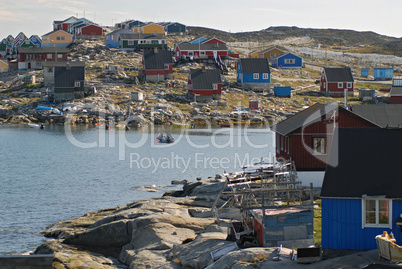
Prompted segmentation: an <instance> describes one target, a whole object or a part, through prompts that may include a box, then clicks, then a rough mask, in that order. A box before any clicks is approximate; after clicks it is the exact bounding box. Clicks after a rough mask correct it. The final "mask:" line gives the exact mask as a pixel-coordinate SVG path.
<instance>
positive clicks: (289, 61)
mask: <svg viewBox="0 0 402 269" xmlns="http://www.w3.org/2000/svg"><path fill="white" fill-rule="evenodd" d="M295 63H296V60H295V59H285V64H295Z"/></svg>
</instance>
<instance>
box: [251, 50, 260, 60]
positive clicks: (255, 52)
mask: <svg viewBox="0 0 402 269" xmlns="http://www.w3.org/2000/svg"><path fill="white" fill-rule="evenodd" d="M259 53H260V51H259V50H253V51H252V52H250V58H258V54H259Z"/></svg>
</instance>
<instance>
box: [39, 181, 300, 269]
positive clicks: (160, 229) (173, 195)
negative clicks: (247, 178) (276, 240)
mask: <svg viewBox="0 0 402 269" xmlns="http://www.w3.org/2000/svg"><path fill="white" fill-rule="evenodd" d="M225 180H226V177H225V176H223V175H217V176H216V177H210V178H208V179H197V181H195V182H183V183H184V186H183V190H180V191H170V192H167V193H165V194H164V195H163V196H162V197H159V198H150V199H145V200H140V201H135V202H133V203H131V204H128V205H127V206H120V207H115V208H108V209H102V210H99V211H97V212H91V213H87V214H85V215H84V216H81V217H78V218H76V219H73V220H66V221H62V222H59V223H56V224H53V225H51V226H49V227H48V228H47V229H46V230H45V231H44V232H43V234H44V236H46V237H48V238H54V239H52V240H49V241H47V242H45V243H44V244H42V245H41V246H39V247H38V248H37V249H36V251H35V253H36V254H54V263H53V266H54V267H55V268H84V267H88V268H166V269H167V268H173V269H175V268H210V269H212V268H255V267H254V266H255V265H256V264H258V265H264V266H267V265H268V264H271V263H275V265H276V266H278V265H282V266H285V267H282V268H286V266H289V268H293V267H292V266H296V265H297V263H296V262H295V261H294V260H292V259H289V256H288V254H290V253H291V250H286V249H283V251H282V252H281V254H278V248H261V247H252V246H253V245H249V248H244V249H239V248H238V247H237V245H235V244H234V242H233V241H231V240H227V239H228V231H227V225H224V224H222V222H221V223H218V222H217V221H216V219H215V218H213V215H212V211H211V208H212V205H213V203H214V202H215V199H216V197H217V194H218V193H219V191H220V190H221V188H222V186H223V184H224V182H225ZM224 202H225V200H223V199H221V200H219V201H218V205H222V204H223V203H224ZM239 215H240V211H239V210H238V209H235V208H228V209H226V210H224V211H222V212H220V218H221V219H223V220H224V223H225V222H227V223H229V221H230V219H233V218H235V217H236V216H239ZM225 247H226V248H233V249H232V250H233V251H231V252H229V253H227V254H226V255H224V256H222V257H219V259H217V257H215V259H214V258H213V257H212V255H211V252H213V251H215V250H217V249H222V248H225ZM277 256H281V257H282V258H281V261H280V262H277V261H273V258H274V257H277ZM260 268H261V267H260Z"/></svg>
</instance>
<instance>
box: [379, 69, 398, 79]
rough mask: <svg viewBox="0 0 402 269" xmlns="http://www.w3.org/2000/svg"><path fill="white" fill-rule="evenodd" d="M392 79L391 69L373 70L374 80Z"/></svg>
mask: <svg viewBox="0 0 402 269" xmlns="http://www.w3.org/2000/svg"><path fill="white" fill-rule="evenodd" d="M393 77H394V69H393V68H374V80H391V79H392V78H393Z"/></svg>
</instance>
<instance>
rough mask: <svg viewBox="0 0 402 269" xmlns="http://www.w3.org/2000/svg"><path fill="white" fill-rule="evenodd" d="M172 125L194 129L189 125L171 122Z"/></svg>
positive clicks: (192, 125)
mask: <svg viewBox="0 0 402 269" xmlns="http://www.w3.org/2000/svg"><path fill="white" fill-rule="evenodd" d="M172 125H173V127H178V128H194V124H191V123H181V122H172Z"/></svg>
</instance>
